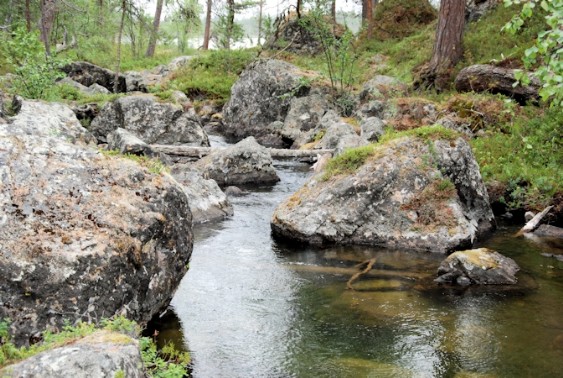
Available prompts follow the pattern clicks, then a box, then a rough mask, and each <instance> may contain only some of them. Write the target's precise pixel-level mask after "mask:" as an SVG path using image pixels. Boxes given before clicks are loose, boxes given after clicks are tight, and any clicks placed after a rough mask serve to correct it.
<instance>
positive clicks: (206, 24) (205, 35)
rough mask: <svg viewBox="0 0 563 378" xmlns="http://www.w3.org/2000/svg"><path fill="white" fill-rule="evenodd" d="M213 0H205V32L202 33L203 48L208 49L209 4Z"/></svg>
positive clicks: (209, 29) (209, 35)
mask: <svg viewBox="0 0 563 378" xmlns="http://www.w3.org/2000/svg"><path fill="white" fill-rule="evenodd" d="M212 5H213V0H207V12H206V15H205V33H204V35H203V49H204V50H208V49H209V39H210V38H211V6H212Z"/></svg>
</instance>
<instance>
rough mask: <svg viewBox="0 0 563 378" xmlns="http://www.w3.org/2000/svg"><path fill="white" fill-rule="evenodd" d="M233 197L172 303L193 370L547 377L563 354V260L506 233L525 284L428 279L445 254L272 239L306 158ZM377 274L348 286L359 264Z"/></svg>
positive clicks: (204, 235) (205, 235) (200, 238)
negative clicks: (466, 285) (228, 214)
mask: <svg viewBox="0 0 563 378" xmlns="http://www.w3.org/2000/svg"><path fill="white" fill-rule="evenodd" d="M279 170H280V171H279V172H280V176H281V177H282V181H281V182H280V183H279V184H277V185H276V186H275V187H273V188H272V187H263V188H257V190H256V191H255V192H253V193H251V194H249V195H247V196H245V197H240V198H236V199H235V203H234V206H235V216H234V217H233V218H232V219H230V220H227V221H225V222H222V223H218V224H207V225H204V226H203V228H201V229H200V230H198V231H197V240H196V245H195V248H194V253H193V257H192V261H191V262H190V270H189V273H188V275H187V276H186V277H185V279H184V280H183V281H182V284H181V286H180V288H179V289H178V291H177V295H176V297H175V298H174V300H173V302H172V303H173V306H174V307H175V309H176V312H177V313H178V315H179V318H180V320H181V323H182V325H183V328H184V329H185V330H186V332H185V339H186V340H187V345H188V347H189V349H190V350H191V351H192V355H193V357H194V360H195V365H194V376H195V377H409V376H410V377H454V376H459V377H462V376H495V377H519V376H522V377H526V376H534V377H536V376H537V377H541V376H545V377H551V376H558V375H559V374H560V373H561V371H562V370H561V361H563V317H562V316H561V313H562V311H563V263H561V262H558V261H556V260H546V259H545V258H544V257H541V255H540V253H541V250H540V249H538V246H537V245H535V244H533V242H532V241H525V240H522V239H514V238H513V237H512V234H513V231H512V230H506V231H505V232H503V231H501V232H500V233H499V234H497V235H496V236H495V237H494V238H493V239H491V240H489V241H487V242H486V246H488V247H490V248H494V249H497V250H498V251H500V252H501V253H504V254H506V255H508V256H511V257H513V258H515V259H516V260H517V262H518V263H519V264H520V266H521V267H522V270H523V273H522V274H521V275H520V279H521V285H520V286H517V287H516V288H512V289H510V290H505V289H502V288H485V289H483V288H470V289H468V290H465V291H459V290H451V289H446V288H438V287H436V286H435V285H429V283H431V282H432V278H433V275H434V272H435V271H436V268H437V266H438V264H439V262H440V261H441V259H442V256H437V255H433V254H420V253H412V252H409V251H389V250H382V249H375V248H365V247H335V248H330V249H325V250H318V249H314V248H309V247H296V246H290V245H285V244H283V243H278V242H273V241H272V240H271V238H270V228H269V221H270V216H271V214H272V211H273V209H274V207H275V206H276V205H277V204H278V203H279V202H280V201H282V199H283V198H284V197H286V196H289V195H290V194H291V193H293V192H294V191H295V190H296V189H297V187H298V186H300V185H301V183H302V182H303V181H304V180H305V178H306V176H307V174H308V173H307V167H306V166H301V167H300V168H299V169H297V170H296V169H295V168H294V167H293V166H292V164H285V165H281V166H280V167H279ZM374 257H375V258H376V263H375V265H374V269H373V270H372V271H371V272H370V273H369V274H368V275H366V276H364V277H362V278H361V279H360V280H359V281H357V282H355V283H354V288H355V289H356V290H347V289H346V282H347V280H348V279H349V278H350V276H351V275H352V274H353V272H355V271H357V268H355V265H356V264H358V263H359V262H362V261H365V260H368V259H371V258H374Z"/></svg>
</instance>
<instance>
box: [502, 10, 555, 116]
mask: <svg viewBox="0 0 563 378" xmlns="http://www.w3.org/2000/svg"><path fill="white" fill-rule="evenodd" d="M521 3H524V4H523V6H522V10H521V11H520V13H519V14H518V15H516V16H514V18H513V19H512V20H511V21H510V22H508V23H507V24H506V25H505V26H504V28H503V29H504V30H507V31H508V32H510V33H512V34H516V32H517V31H519V30H521V29H522V27H523V26H524V24H525V23H526V20H528V19H531V18H533V16H534V14H537V13H538V8H540V10H539V12H541V11H542V10H543V11H544V12H546V13H547V14H546V15H545V22H546V23H547V26H548V28H547V30H545V31H542V32H541V33H539V34H538V37H537V39H536V41H535V44H534V45H533V46H532V47H530V48H528V49H527V50H526V51H525V52H524V59H523V60H524V66H525V67H526V68H527V69H530V68H532V67H535V66H536V65H537V64H538V63H539V66H538V67H537V69H536V72H535V75H536V77H537V78H538V79H540V81H541V82H542V83H543V86H542V87H541V88H540V92H539V93H540V96H541V97H542V99H543V100H544V101H551V102H552V105H554V106H556V107H561V106H563V62H562V61H561V55H562V54H563V0H551V1H546V0H530V1H525V2H524V1H523V0H504V4H505V5H506V6H510V5H512V4H521ZM537 5H539V7H538V8H536V6H537ZM515 76H516V78H517V79H518V80H520V81H522V82H523V83H525V84H526V83H528V82H529V81H530V78H529V77H528V75H527V74H526V73H524V72H522V71H521V72H519V73H518V74H517V75H515Z"/></svg>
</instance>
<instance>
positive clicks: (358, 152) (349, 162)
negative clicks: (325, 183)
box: [323, 144, 377, 180]
mask: <svg viewBox="0 0 563 378" xmlns="http://www.w3.org/2000/svg"><path fill="white" fill-rule="evenodd" d="M376 146H377V145H375V144H369V145H367V146H361V147H356V148H350V149H348V150H346V151H344V152H343V153H342V154H340V155H338V156H336V157H334V158H332V159H331V160H330V161H329V162H328V164H327V166H326V168H325V171H324V175H323V180H328V179H329V178H331V177H333V176H336V175H340V174H350V173H354V172H355V171H356V170H357V169H358V168H360V167H361V166H362V165H364V163H365V162H366V161H367V159H368V158H369V157H370V156H372V155H373V153H374V150H375V148H376Z"/></svg>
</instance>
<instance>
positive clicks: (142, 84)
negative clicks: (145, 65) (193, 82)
mask: <svg viewBox="0 0 563 378" xmlns="http://www.w3.org/2000/svg"><path fill="white" fill-rule="evenodd" d="M191 58H192V57H191V56H180V57H178V58H175V59H174V60H173V61H172V62H170V63H169V64H168V65H161V66H158V67H156V68H154V69H152V70H144V71H140V72H137V71H129V72H125V73H120V74H119V75H117V88H116V87H115V86H114V83H115V77H116V75H115V72H113V71H111V70H108V69H107V68H103V67H100V66H97V65H95V64H92V63H89V62H72V63H70V64H67V65H66V66H65V67H63V72H65V73H66V74H67V78H66V79H64V80H65V81H64V82H65V83H67V84H70V85H72V86H74V87H76V88H78V89H79V90H81V91H83V92H85V93H90V94H92V93H114V92H115V93H127V92H147V89H148V87H149V86H151V85H156V84H159V83H160V82H162V81H163V80H164V79H165V78H166V77H167V76H168V75H170V74H171V73H172V72H174V71H176V70H178V69H180V68H181V67H183V66H185V65H186V64H188V62H189V61H190V60H191ZM116 89H117V90H116Z"/></svg>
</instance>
